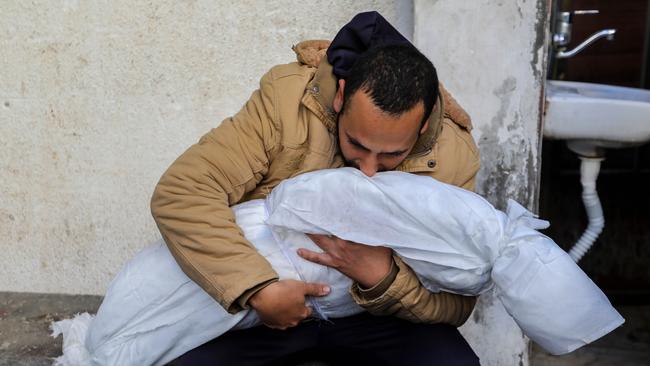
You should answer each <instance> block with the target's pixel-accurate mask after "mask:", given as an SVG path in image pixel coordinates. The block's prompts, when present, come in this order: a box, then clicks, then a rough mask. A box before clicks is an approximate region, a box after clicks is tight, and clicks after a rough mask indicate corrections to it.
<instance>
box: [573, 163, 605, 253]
mask: <svg viewBox="0 0 650 366" xmlns="http://www.w3.org/2000/svg"><path fill="white" fill-rule="evenodd" d="M580 160H581V163H580V183H582V202H583V203H584V205H585V210H586V211H587V218H588V219H589V224H588V225H587V229H586V230H585V231H584V233H582V236H581V237H580V239H578V241H577V242H576V243H575V244H574V245H573V247H572V248H571V250H570V251H569V255H570V256H571V258H573V260H574V261H576V262H578V261H579V260H580V258H582V256H584V255H585V253H587V251H588V250H589V249H590V248H591V246H592V245H593V244H594V241H596V239H597V238H598V235H600V233H601V232H602V231H603V227H604V226H605V217H604V216H603V208H602V206H601V205H600V199H598V192H596V179H597V178H598V173H599V172H600V163H601V162H602V161H603V160H604V158H588V157H585V156H580Z"/></svg>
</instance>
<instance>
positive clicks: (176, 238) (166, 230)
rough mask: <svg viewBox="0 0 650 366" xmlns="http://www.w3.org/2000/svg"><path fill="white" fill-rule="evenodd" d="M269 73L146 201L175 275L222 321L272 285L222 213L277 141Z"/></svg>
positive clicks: (271, 275)
mask: <svg viewBox="0 0 650 366" xmlns="http://www.w3.org/2000/svg"><path fill="white" fill-rule="evenodd" d="M271 73H272V71H270V72H269V73H268V74H266V75H265V76H264V77H263V78H262V80H261V82H260V89H259V90H257V91H255V92H254V93H253V95H252V96H251V98H250V99H249V101H248V102H247V103H246V104H245V105H244V107H243V108H242V109H241V111H239V112H238V113H237V114H236V115H235V116H234V117H232V118H228V119H226V120H224V121H223V122H222V123H221V124H220V125H219V126H218V127H217V128H215V129H213V130H212V131H210V132H209V133H207V134H206V135H204V136H203V137H202V138H201V139H200V141H199V142H198V143H197V144H195V145H193V146H191V147H190V148H189V149H188V150H187V151H185V152H184V153H183V154H182V155H181V156H180V157H179V158H178V159H177V160H176V161H175V162H174V163H173V164H172V165H171V166H170V167H169V169H168V170H167V171H166V172H165V173H164V174H163V176H162V177H161V179H160V181H159V182H158V184H157V186H156V188H155V190H154V193H153V197H152V199H151V212H152V214H153V217H154V220H155V221H156V224H157V225H158V228H159V229H160V232H161V234H162V237H163V238H164V240H165V242H166V243H167V245H168V247H169V249H170V251H171V253H172V254H173V256H174V257H175V258H176V260H177V262H178V263H179V265H180V267H181V268H182V269H183V271H184V272H185V273H186V274H187V275H188V276H189V277H190V278H191V279H192V280H194V281H195V282H196V283H197V284H199V286H201V287H202V288H203V289H204V290H205V291H206V292H207V293H208V294H210V296H212V297H213V298H214V299H215V300H216V301H217V302H219V303H220V304H221V305H222V306H223V307H224V308H225V309H226V310H227V311H228V312H230V313H235V312H237V311H239V310H241V309H242V308H243V307H245V306H246V305H245V304H246V301H247V300H248V297H249V296H251V295H252V294H253V293H254V292H256V291H257V290H259V289H261V288H263V287H264V286H266V285H268V284H269V283H271V282H274V281H276V280H277V279H278V275H277V273H276V272H275V271H274V270H273V268H272V267H271V265H270V264H269V263H268V262H267V261H266V259H264V257H262V256H261V255H260V254H259V253H258V252H257V251H256V250H255V248H254V247H253V246H252V244H251V243H250V242H248V241H247V240H246V239H245V238H244V235H243V233H242V231H241V229H240V228H239V226H237V224H236V223H235V217H234V213H233V211H232V210H231V209H230V206H231V205H234V204H236V203H238V202H239V201H240V200H241V199H242V197H243V196H244V194H246V193H247V192H249V191H251V190H253V189H254V188H255V186H256V185H257V184H258V183H259V181H260V180H261V179H262V177H263V176H264V174H265V173H266V171H267V169H268V165H269V154H270V151H271V150H273V148H274V146H275V144H276V142H275V141H277V140H278V136H277V135H278V125H277V124H276V120H277V118H276V116H275V110H274V108H273V105H274V102H273V98H274V93H273V90H272V83H271Z"/></svg>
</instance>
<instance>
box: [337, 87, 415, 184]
mask: <svg viewBox="0 0 650 366" xmlns="http://www.w3.org/2000/svg"><path fill="white" fill-rule="evenodd" d="M344 87H345V81H344V80H340V81H339V90H338V92H337V95H336V97H335V99H334V110H335V111H336V112H341V110H342V109H343V113H339V117H338V118H339V120H338V135H339V136H338V137H339V146H340V148H341V153H342V154H343V158H344V159H345V161H346V165H348V166H352V167H355V168H357V169H359V170H361V171H362V172H363V173H364V174H365V175H367V176H369V177H371V176H373V175H375V173H377V172H380V171H385V170H393V169H395V168H396V167H397V166H398V165H399V164H400V163H401V162H402V161H404V159H406V156H408V154H409V153H410V152H411V150H412V149H413V146H415V143H416V141H417V139H418V136H419V135H420V133H423V132H424V131H425V130H426V129H427V127H428V122H427V123H425V124H424V126H422V118H424V104H423V103H418V104H417V105H416V106H415V107H413V108H411V109H410V110H408V111H406V112H404V113H402V115H400V116H398V117H394V116H390V115H388V114H386V113H384V112H382V111H381V110H380V109H379V107H377V106H375V105H374V104H373V102H372V99H371V98H370V97H369V96H368V95H367V94H366V93H365V92H364V91H362V90H359V91H357V92H355V93H354V94H353V95H352V96H351V97H350V100H349V102H348V104H347V105H345V108H343V88H344Z"/></svg>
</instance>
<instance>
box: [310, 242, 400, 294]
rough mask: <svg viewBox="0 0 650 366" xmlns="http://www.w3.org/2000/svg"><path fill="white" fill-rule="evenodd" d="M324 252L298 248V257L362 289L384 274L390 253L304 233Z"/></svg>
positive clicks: (387, 249) (391, 258)
mask: <svg viewBox="0 0 650 366" xmlns="http://www.w3.org/2000/svg"><path fill="white" fill-rule="evenodd" d="M307 236H309V238H310V239H311V240H313V241H314V243H316V245H318V247H319V248H321V249H322V250H323V251H324V253H316V252H313V251H311V250H308V249H304V248H301V249H298V255H299V256H301V257H302V258H304V259H306V260H308V261H310V262H314V263H318V264H322V265H324V266H327V267H332V268H334V269H336V270H338V271H339V272H341V273H343V274H344V275H346V276H348V277H350V278H351V279H353V280H354V281H357V282H359V284H360V285H361V286H363V287H365V288H370V287H373V286H375V285H376V284H378V283H379V282H380V281H381V280H382V279H383V278H384V277H386V275H388V272H390V265H391V262H392V260H393V256H392V254H393V251H392V250H391V249H390V248H386V247H373V246H370V245H363V244H357V243H354V242H351V241H346V240H343V239H339V238H337V237H333V236H327V235H317V234H307Z"/></svg>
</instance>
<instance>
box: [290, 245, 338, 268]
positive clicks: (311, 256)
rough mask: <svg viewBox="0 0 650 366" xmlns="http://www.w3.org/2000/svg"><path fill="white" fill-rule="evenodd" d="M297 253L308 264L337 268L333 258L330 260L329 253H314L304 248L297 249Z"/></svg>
mask: <svg viewBox="0 0 650 366" xmlns="http://www.w3.org/2000/svg"><path fill="white" fill-rule="evenodd" d="M297 253H298V255H299V256H300V257H302V258H303V259H305V260H308V261H310V262H314V263H317V264H321V265H323V266H328V267H332V268H337V267H338V262H337V261H335V260H334V258H332V256H331V255H330V254H329V253H316V252H314V251H311V250H309V249H305V248H300V249H298V251H297Z"/></svg>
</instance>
